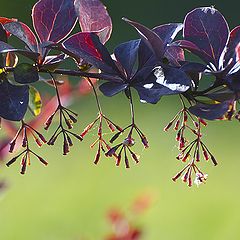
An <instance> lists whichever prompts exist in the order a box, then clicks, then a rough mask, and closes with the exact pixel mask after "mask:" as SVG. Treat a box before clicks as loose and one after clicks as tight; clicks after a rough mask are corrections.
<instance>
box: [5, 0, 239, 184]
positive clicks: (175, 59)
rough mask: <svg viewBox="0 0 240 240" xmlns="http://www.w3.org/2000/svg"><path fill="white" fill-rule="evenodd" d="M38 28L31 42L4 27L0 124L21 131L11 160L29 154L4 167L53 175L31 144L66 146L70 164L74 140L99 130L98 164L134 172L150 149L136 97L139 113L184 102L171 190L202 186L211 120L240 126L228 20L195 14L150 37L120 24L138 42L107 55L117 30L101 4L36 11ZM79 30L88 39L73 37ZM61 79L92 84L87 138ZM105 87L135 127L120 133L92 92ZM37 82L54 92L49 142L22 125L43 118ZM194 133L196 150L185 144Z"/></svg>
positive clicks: (18, 25)
mask: <svg viewBox="0 0 240 240" xmlns="http://www.w3.org/2000/svg"><path fill="white" fill-rule="evenodd" d="M32 20H33V26H34V30H35V33H34V32H33V31H32V30H31V29H30V28H29V27H28V26H27V25H26V24H24V23H22V22H20V21H18V20H16V19H8V18H5V17H0V96H1V102H0V117H1V118H2V119H4V120H5V121H16V122H20V123H21V126H20V129H19V130H18V131H17V133H16V137H15V138H14V139H13V140H12V141H11V142H10V149H9V152H10V153H12V152H14V150H18V148H19V147H20V145H21V146H22V148H23V151H22V152H21V153H20V154H17V155H16V156H14V157H13V158H12V159H11V160H10V161H9V162H8V163H7V166H10V165H11V164H12V163H14V162H15V161H16V160H17V159H18V158H20V157H21V158H22V160H21V173H22V174H24V173H25V171H26V168H27V165H29V163H30V155H34V156H35V157H37V158H38V159H39V160H40V161H41V162H42V163H43V164H44V165H47V162H46V161H45V160H44V159H43V158H42V157H40V156H39V155H38V154H36V153H35V152H34V151H33V150H31V149H30V145H29V138H28V136H30V135H32V136H33V138H34V140H35V141H36V143H37V144H38V145H39V146H41V145H42V144H43V143H47V144H48V145H49V146H52V145H54V144H55V142H56V141H57V140H58V137H59V136H61V137H62V139H63V154H64V155H66V154H67V153H68V152H69V150H70V147H71V146H73V140H72V139H73V137H74V138H76V139H77V140H79V141H82V140H84V139H85V137H87V134H88V132H89V131H92V130H93V129H97V133H96V139H95V140H94V142H93V143H92V145H91V148H94V147H95V146H97V153H96V156H95V160H94V163H95V164H97V163H98V162H99V160H100V157H101V156H105V157H112V158H113V159H114V160H115V162H116V165H117V166H119V165H120V163H121V162H124V163H125V166H126V167H127V168H129V167H130V165H131V164H130V161H129V160H130V159H132V160H133V162H134V163H139V155H138V154H137V153H136V152H135V149H134V146H135V143H136V142H138V141H139V142H141V143H142V144H143V146H144V148H148V147H149V143H148V140H147V137H146V135H145V134H144V133H143V131H142V130H141V129H140V128H139V126H138V124H137V123H136V117H135V109H134V99H133V95H132V92H133V91H137V93H138V95H139V98H140V101H141V102H142V103H151V104H156V103H158V102H159V101H160V99H161V97H162V96H166V95H179V100H180V102H181V103H182V108H181V109H180V110H179V112H178V113H177V114H176V115H175V116H174V117H173V119H172V120H171V121H170V122H169V124H168V125H167V126H166V127H165V129H164V130H165V131H168V130H169V129H170V128H173V129H174V130H175V131H176V141H177V142H178V148H179V151H180V153H179V154H178V156H177V159H178V161H181V162H183V163H185V166H184V168H183V169H182V170H181V171H180V172H179V173H177V174H176V176H174V177H173V180H174V181H176V180H177V179H179V178H180V177H181V178H182V180H183V182H186V183H187V184H188V186H192V184H193V183H195V184H196V185H200V184H201V183H205V182H206V180H207V174H205V173H203V172H202V170H200V168H199V166H198V163H199V161H200V160H201V159H202V158H203V159H205V160H206V161H208V160H209V159H210V160H211V161H212V163H213V164H214V165H217V161H216V159H215V157H214V155H213V154H212V152H210V150H209V149H208V147H207V146H206V145H205V143H204V141H203V139H202V138H203V134H202V130H203V128H205V127H206V126H207V122H206V120H223V119H226V120H231V119H232V118H234V117H235V118H236V119H237V120H238V121H239V120H240V111H239V110H238V109H237V102H238V99H239V96H240V81H239V77H240V26H238V27H236V28H234V29H233V30H232V31H230V30H229V27H228V24H227V22H226V20H225V18H224V17H223V15H222V14H221V13H220V12H219V11H218V10H217V9H215V8H214V7H202V8H196V9H194V10H192V11H191V12H189V13H188V14H187V15H186V16H185V18H184V21H183V23H169V24H164V25H159V26H157V27H155V28H153V29H149V28H147V27H146V26H144V25H142V24H140V23H138V22H135V21H132V20H129V19H127V18H123V20H124V21H125V22H126V23H127V24H128V25H129V26H131V27H133V28H134V29H135V30H136V31H137V33H138V34H139V38H138V39H136V40H130V41H128V42H124V43H121V44H119V45H118V46H117V47H116V48H115V49H114V51H113V53H111V52H109V51H108V50H107V48H106V47H105V45H104V44H105V43H106V42H107V41H108V40H109V38H110V36H111V32H112V22H111V18H110V16H109V14H108V12H107V10H106V7H105V6H104V5H103V4H102V3H101V2H100V0H75V1H74V0H39V1H38V2H37V3H36V4H35V5H34V7H33V9H32ZM78 23H79V25H80V28H81V30H82V31H81V32H77V33H75V34H73V35H71V32H72V30H73V29H74V28H75V26H76V24H78ZM176 37H177V38H176ZM9 38H18V39H19V40H21V41H22V42H23V43H24V45H25V48H23V49H22V48H15V47H14V46H11V45H9V44H8V40H9ZM176 39H177V40H176ZM53 50H54V51H53ZM185 51H188V52H190V53H191V54H193V55H196V56H198V57H199V62H192V61H190V60H188V59H186V58H185ZM53 53H54V54H53ZM56 53H57V54H56ZM21 56H24V57H25V58H22V57H21ZM20 57H21V58H20ZM26 58H27V59H28V61H27V62H26V61H25V60H26ZM66 59H72V60H74V61H73V62H74V67H73V68H68V67H66V66H65V65H64V62H65V61H66ZM29 62H30V63H29ZM62 66H64V67H62ZM93 70H94V71H93ZM58 75H64V76H66V77H67V76H72V77H75V78H77V79H79V81H81V82H83V81H85V84H81V85H80V86H85V85H86V83H88V84H89V86H91V87H92V90H93V93H94V95H95V98H96V103H97V110H98V111H97V117H96V119H95V120H93V121H92V122H91V123H90V124H89V125H87V126H86V127H85V129H84V130H83V132H82V133H75V132H73V131H72V128H73V126H74V125H75V124H77V121H78V115H77V113H74V112H73V111H72V110H70V109H69V108H68V105H67V104H65V103H64V100H63V96H62V95H61V90H60V87H59V86H60V85H61V84H62V82H61V81H59V80H58V79H57V76H58ZM46 76H48V77H46ZM209 76H210V77H211V78H209ZM209 79H210V80H209ZM99 80H103V81H104V82H103V83H102V81H101V82H100V84H99V90H100V91H101V92H102V93H103V94H104V95H105V96H108V97H112V96H114V95H116V94H118V93H120V92H124V95H125V96H126V98H127V99H128V100H129V105H130V114H131V119H130V123H129V124H127V125H126V126H123V127H120V126H119V125H118V124H117V123H115V121H113V120H112V119H111V118H110V117H108V116H106V115H105V113H104V112H103V108H102V106H101V103H100V100H99V97H98V94H97V89H96V86H97V85H96V82H98V81H99ZM38 81H43V82H45V83H47V84H48V85H49V84H50V85H51V86H53V87H54V88H55V91H56V100H57V106H56V108H55V109H52V112H51V113H50V114H49V116H48V118H47V120H46V122H45V129H46V130H48V129H50V128H52V125H51V123H52V121H53V120H56V119H58V120H59V125H58V127H57V128H56V130H55V131H54V134H53V135H52V136H51V137H50V139H48V140H45V138H44V137H43V135H42V134H41V133H40V132H39V131H38V130H35V129H34V128H33V127H32V126H31V125H30V124H27V123H26V122H25V118H26V117H25V116H26V112H27V110H28V109H30V111H31V112H32V113H33V115H34V116H35V117H37V115H39V113H40V111H41V108H42V102H41V96H40V93H39V92H38V90H37V89H36V88H35V87H34V86H33V85H34V83H35V82H38ZM43 108H44V106H43ZM96 126H97V128H96ZM105 127H107V128H109V129H110V131H111V132H112V133H113V136H112V137H111V138H110V139H108V138H106V135H105V132H106V129H107V128H105ZM186 133H187V134H186ZM189 133H191V134H192V136H193V140H189V139H188V138H189ZM19 139H21V140H19ZM20 141H21V144H20V143H19V142H20ZM117 141H118V142H117ZM17 143H18V144H17ZM16 146H18V147H17V148H16ZM193 175H194V179H193Z"/></svg>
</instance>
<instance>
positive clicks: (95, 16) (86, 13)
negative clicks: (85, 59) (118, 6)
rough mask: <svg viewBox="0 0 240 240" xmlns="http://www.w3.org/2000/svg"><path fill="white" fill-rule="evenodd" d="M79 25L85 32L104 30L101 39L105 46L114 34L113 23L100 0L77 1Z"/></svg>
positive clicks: (75, 3)
mask: <svg viewBox="0 0 240 240" xmlns="http://www.w3.org/2000/svg"><path fill="white" fill-rule="evenodd" d="M74 5H75V8H76V12H77V15H78V19H79V24H80V27H81V29H82V31H83V32H97V31H100V30H104V36H103V35H102V37H100V40H101V42H102V43H103V44H104V43H105V42H107V41H108V39H109V38H110V36H111V33H112V21H111V18H110V16H109V14H108V12H107V9H106V7H105V6H104V5H103V4H102V3H101V1H100V0H75V2H74Z"/></svg>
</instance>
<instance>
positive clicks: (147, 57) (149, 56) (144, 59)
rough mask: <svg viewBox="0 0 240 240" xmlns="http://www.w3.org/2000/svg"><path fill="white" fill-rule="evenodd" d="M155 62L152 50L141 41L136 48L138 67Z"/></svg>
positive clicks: (151, 64) (152, 64)
mask: <svg viewBox="0 0 240 240" xmlns="http://www.w3.org/2000/svg"><path fill="white" fill-rule="evenodd" d="M155 63H156V57H155V55H153V53H152V51H149V48H148V46H146V44H145V43H144V42H143V41H141V42H140V45H139V50H138V69H139V70H140V69H142V68H144V67H147V66H154V64H155Z"/></svg>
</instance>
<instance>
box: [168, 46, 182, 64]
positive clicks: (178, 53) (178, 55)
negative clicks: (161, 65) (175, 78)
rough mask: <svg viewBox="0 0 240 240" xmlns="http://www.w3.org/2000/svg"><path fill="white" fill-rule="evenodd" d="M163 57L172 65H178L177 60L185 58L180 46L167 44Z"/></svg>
mask: <svg viewBox="0 0 240 240" xmlns="http://www.w3.org/2000/svg"><path fill="white" fill-rule="evenodd" d="M165 57H166V58H167V59H168V60H169V62H170V63H171V64H172V65H174V66H180V64H179V62H181V61H184V60H185V56H184V51H183V49H182V48H180V47H174V46H169V47H167V49H166V52H165Z"/></svg>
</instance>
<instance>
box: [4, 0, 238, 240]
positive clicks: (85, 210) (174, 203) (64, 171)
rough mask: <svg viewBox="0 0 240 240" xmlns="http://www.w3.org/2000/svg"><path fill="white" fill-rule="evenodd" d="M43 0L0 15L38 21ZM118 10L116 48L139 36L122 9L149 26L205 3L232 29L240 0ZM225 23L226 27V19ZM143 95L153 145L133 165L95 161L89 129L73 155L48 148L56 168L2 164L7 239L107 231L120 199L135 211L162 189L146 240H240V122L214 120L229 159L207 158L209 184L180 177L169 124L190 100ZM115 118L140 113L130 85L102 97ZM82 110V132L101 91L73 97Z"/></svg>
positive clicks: (215, 144)
mask: <svg viewBox="0 0 240 240" xmlns="http://www.w3.org/2000/svg"><path fill="white" fill-rule="evenodd" d="M34 2H35V1H30V0H28V1H25V0H21V1H18V0H11V1H6V0H1V7H0V15H1V16H6V17H14V18H18V19H20V20H21V21H23V22H25V23H28V24H30V25H31V18H30V14H31V7H32V6H33V4H34ZM104 3H105V4H106V5H107V6H108V9H109V12H110V14H111V16H112V18H113V24H114V31H113V35H112V38H111V40H110V42H109V43H108V47H109V48H110V49H112V48H113V47H114V46H115V45H116V44H118V43H120V42H121V41H124V40H128V39H131V38H136V37H137V35H136V33H135V31H134V30H133V29H131V28H130V27H129V26H128V25H126V24H125V23H124V22H122V21H121V17H122V16H126V17H128V18H130V19H134V20H137V21H139V22H142V23H144V24H145V25H147V26H149V27H154V26H156V25H159V24H162V23H167V22H181V21H183V18H184V16H185V14H186V13H187V12H188V11H190V10H192V9H193V8H195V7H199V6H209V5H212V4H213V5H215V7H216V8H217V9H219V10H220V11H221V12H222V13H223V14H224V15H225V17H226V18H227V19H228V21H229V25H230V27H231V28H233V27H234V26H236V25H238V23H240V17H239V4H238V5H236V3H235V2H231V1H221V2H220V1H219V2H210V1H181V2H180V1H153V0H148V1H136V0H131V1H129V0H128V1H127V0H122V1H116V0H115V1H114V0H112V1H104ZM217 27H218V26H216V28H217ZM135 99H136V117H137V123H138V125H139V127H140V128H141V129H142V130H143V131H144V132H145V133H146V135H147V136H148V138H149V142H150V149H149V150H143V148H142V146H138V147H137V150H138V152H139V153H141V155H142V156H141V162H140V164H139V165H137V166H136V165H134V164H133V163H132V164H131V165H132V166H131V169H129V170H126V169H124V167H120V168H116V167H115V166H114V162H113V161H112V160H111V159H104V158H102V159H101V162H100V164H99V165H98V166H95V165H94V164H93V163H92V159H93V158H94V155H95V151H91V150H90V149H89V147H88V146H89V144H90V143H91V141H93V140H94V137H93V135H92V134H91V133H90V135H89V137H88V138H87V139H86V141H84V142H83V143H81V144H78V143H77V142H75V147H74V148H73V149H72V151H71V153H70V154H69V155H68V156H67V157H63V156H62V155H61V146H60V145H57V146H55V147H54V148H47V147H46V146H45V147H43V149H42V150H40V151H41V153H42V155H43V156H45V157H46V158H47V160H48V161H49V163H50V164H49V166H48V167H47V168H45V167H43V166H42V165H41V164H40V163H39V162H37V161H33V164H32V166H31V167H30V168H29V169H28V172H27V175H26V176H24V177H23V176H21V175H20V174H19V173H18V171H19V165H18V164H15V165H14V166H13V167H11V168H9V169H6V167H5V166H4V165H2V167H1V169H0V171H1V173H0V178H1V179H4V180H7V183H8V189H7V190H6V191H5V192H4V193H2V194H1V198H0V239H4V240H16V239H18V240H20V239H26V240H32V239H34V240H72V239H81V237H83V236H86V237H87V238H88V239H93V240H98V239H103V236H105V235H106V233H108V232H109V231H110V230H111V229H110V227H109V226H108V223H107V221H106V219H105V216H106V214H107V212H108V209H109V208H111V207H112V206H116V207H119V208H120V209H125V210H126V211H127V209H128V207H129V206H130V205H131V202H132V201H133V200H134V199H135V198H136V197H137V196H138V195H141V194H143V193H144V192H146V193H149V192H150V193H153V195H154V198H155V200H154V203H153V205H152V207H151V208H150V209H149V211H147V212H146V213H145V214H144V215H143V216H141V217H139V218H137V220H136V222H137V225H139V226H141V227H142V228H143V229H144V238H143V239H144V240H155V239H167V240H175V239H179V240H182V239H184V240H192V239H195V240H200V239H201V240H202V239H207V240H226V239H240V228H239V221H240V208H239V200H240V199H239V198H240V191H239V186H238V183H239V182H240V174H239V168H240V161H239V127H240V126H239V123H238V122H236V121H232V122H220V121H216V122H211V123H209V125H208V127H207V129H206V130H205V131H204V139H205V142H206V143H207V145H208V146H209V148H210V149H211V151H212V152H214V153H215V156H216V158H217V159H218V160H219V163H220V164H219V166H218V167H212V165H211V164H210V162H209V163H205V162H204V164H202V166H203V169H204V171H205V172H207V173H208V175H209V179H208V181H207V184H206V185H203V186H201V187H200V188H196V187H193V188H191V189H189V188H188V187H187V186H185V185H184V184H182V183H181V182H180V181H179V182H178V183H176V184H175V183H173V182H172V181H171V177H172V176H173V175H174V174H175V173H176V172H177V171H178V170H179V169H181V167H182V166H181V164H179V163H178V162H177V161H176V160H175V156H176V155H177V147H176V142H175V140H174V137H175V136H174V133H173V132H169V133H164V132H163V131H162V129H163V127H164V126H165V125H166V124H167V122H168V120H170V119H171V118H172V117H173V115H174V114H175V113H176V112H177V111H178V109H179V108H180V104H179V100H178V98H177V97H168V98H163V99H162V101H161V102H160V103H159V104H157V105H154V106H153V105H142V104H139V103H138V98H137V96H136V97H135ZM101 101H102V103H103V106H104V109H105V111H106V113H108V114H109V115H110V116H111V119H113V120H114V121H116V122H118V123H120V124H121V125H127V124H128V123H129V120H130V116H129V109H128V102H127V100H126V98H125V97H124V96H123V95H122V94H120V95H119V96H117V97H114V98H113V100H112V101H109V99H108V98H105V97H101ZM72 108H73V109H74V110H76V111H77V112H78V113H79V115H80V117H79V119H80V120H79V124H77V126H76V132H80V131H81V130H82V129H83V128H84V126H85V125H86V124H87V123H89V122H90V121H91V120H93V119H94V118H95V114H96V111H95V102H94V98H93V97H92V96H88V97H86V98H84V99H81V100H80V101H79V102H77V103H75V105H74V106H72Z"/></svg>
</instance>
